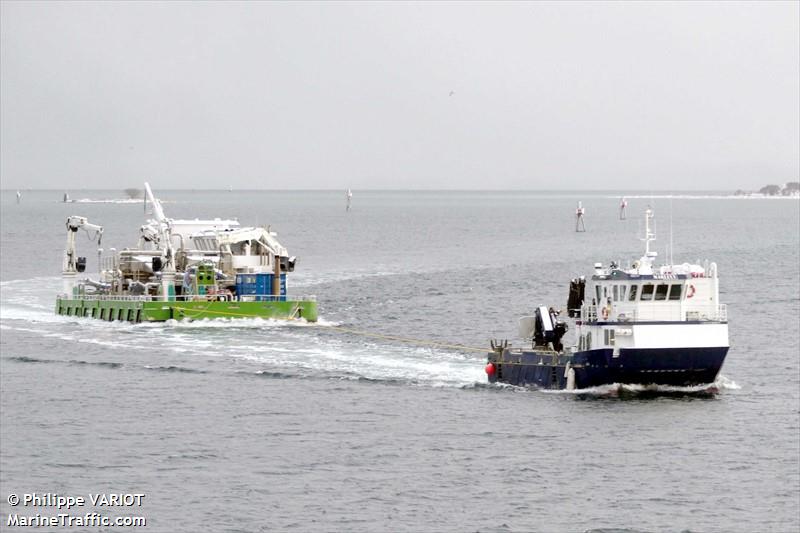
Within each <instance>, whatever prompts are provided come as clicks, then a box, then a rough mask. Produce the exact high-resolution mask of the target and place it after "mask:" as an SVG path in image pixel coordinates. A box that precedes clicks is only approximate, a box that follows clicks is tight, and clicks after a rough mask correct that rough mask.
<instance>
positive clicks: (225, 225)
mask: <svg viewBox="0 0 800 533" xmlns="http://www.w3.org/2000/svg"><path fill="white" fill-rule="evenodd" d="M145 201H149V202H150V203H151V204H152V210H153V215H154V217H153V218H152V219H150V220H148V221H147V223H146V224H144V225H143V226H142V227H141V228H140V231H139V242H138V243H137V245H136V246H135V247H133V248H124V249H122V250H119V251H117V250H116V249H114V248H111V249H109V252H110V253H109V254H107V255H105V256H104V255H103V249H102V248H99V246H100V240H101V237H102V235H103V228H102V227H101V226H98V225H95V224H91V223H89V221H88V220H87V219H86V218H85V217H81V216H70V217H69V218H67V246H66V249H65V251H64V261H63V267H62V281H63V289H62V292H61V294H59V295H58V296H57V297H56V305H55V312H56V313H57V314H59V315H64V316H76V317H86V318H94V319H97V320H104V321H109V322H110V321H115V320H116V321H125V322H164V321H167V320H204V319H248V318H249V319H252V318H262V319H276V320H304V321H307V322H316V321H317V301H316V297H314V296H299V297H292V296H290V295H289V294H288V292H287V283H288V281H287V275H289V274H290V273H291V272H293V271H294V268H295V264H296V261H297V258H296V257H294V256H290V255H289V254H288V252H287V250H286V248H284V247H283V245H281V243H280V242H278V239H277V233H275V232H274V231H272V230H271V229H270V228H269V227H241V226H240V225H239V221H238V220H235V219H232V220H222V219H219V218H215V219H197V218H196V219H187V220H176V219H171V218H167V217H166V216H165V215H164V211H163V209H162V207H161V203H160V202H159V200H158V199H157V198H156V197H155V196H154V195H153V192H152V190H151V189H150V186H149V185H148V184H147V183H145ZM79 230H82V231H85V232H86V233H87V235H89V237H90V240H95V239H96V240H97V245H98V250H97V263H98V265H97V273H98V279H96V280H92V279H89V278H83V279H80V278H79V275H81V274H84V272H85V271H86V267H87V262H86V257H79V256H78V254H77V250H76V247H75V235H76V234H77V232H78V231H79Z"/></svg>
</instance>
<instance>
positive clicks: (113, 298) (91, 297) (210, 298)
mask: <svg viewBox="0 0 800 533" xmlns="http://www.w3.org/2000/svg"><path fill="white" fill-rule="evenodd" d="M58 298H59V299H61V300H87V301H108V302H161V301H164V299H163V297H162V296H161V295H146V294H143V295H137V296H134V295H130V294H79V295H77V296H71V295H68V294H64V293H62V294H59V295H58ZM169 301H172V302H214V301H227V302H253V301H260V302H316V301H317V296H316V295H314V294H309V295H299V296H275V295H274V294H244V295H242V296H238V297H237V296H233V297H232V296H231V295H225V294H205V295H203V294H182V295H180V296H173V297H172V298H171V299H170V300H169Z"/></svg>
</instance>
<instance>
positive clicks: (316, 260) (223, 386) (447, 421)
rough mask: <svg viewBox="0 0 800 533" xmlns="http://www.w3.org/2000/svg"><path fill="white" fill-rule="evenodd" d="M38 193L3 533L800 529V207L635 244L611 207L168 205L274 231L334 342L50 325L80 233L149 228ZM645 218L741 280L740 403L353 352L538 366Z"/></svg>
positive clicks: (5, 214)
mask: <svg viewBox="0 0 800 533" xmlns="http://www.w3.org/2000/svg"><path fill="white" fill-rule="evenodd" d="M14 192H15V191H4V192H3V194H2V198H1V199H0V200H1V203H0V207H2V212H1V213H0V217H1V218H0V223H1V226H0V245H1V246H2V254H1V256H0V277H1V279H2V282H1V284H0V291H1V293H0V328H1V329H0V355H1V357H0V408H1V409H0V485H1V486H0V493H2V494H0V496H2V497H1V498H0V515H2V516H0V518H2V525H1V526H0V529H2V530H4V531H6V530H8V531H14V530H18V529H25V528H12V527H6V526H7V524H6V522H7V519H8V515H9V513H12V512H17V513H21V514H26V515H34V514H36V513H40V514H42V515H55V514H57V513H58V511H56V510H55V509H53V508H43V507H23V506H18V507H11V506H10V505H9V504H8V502H7V498H8V495H9V494H18V495H23V494H26V493H33V492H37V493H58V494H60V495H66V496H84V497H87V496H88V494H89V493H103V492H105V493H144V494H146V497H145V499H144V501H143V505H142V506H141V507H133V508H125V507H117V508H110V509H109V508H94V507H86V508H82V509H79V511H78V512H76V513H74V514H80V515H84V514H85V513H87V512H92V511H98V512H100V513H101V514H105V515H108V516H125V515H130V516H144V517H146V519H147V524H148V525H147V527H146V528H139V529H138V530H140V531H153V532H155V531H159V532H162V531H163V532H198V531H225V532H250V531H298V532H306V531H347V532H374V531H412V532H428V531H431V532H434V531H435V532H438V531H458V532H461V531H480V532H493V531H497V532H517V531H519V532H523V531H543V532H561V531H565V532H573V531H574V532H581V531H606V532H610V531H626V532H679V531H691V532H697V533H700V532H739V531H741V532H751V531H770V532H779V533H781V532H787V533H788V532H796V531H798V528H800V466H799V464H800V364H799V360H800V331H799V330H800V266H799V265H800V257H799V253H798V251H799V250H800V237H798V231H799V230H798V228H799V227H800V202H798V201H796V200H768V199H721V198H711V197H706V198H686V197H681V198H674V199H672V200H670V199H667V198H652V199H651V198H645V197H640V198H629V207H628V212H629V214H628V219H627V220H625V221H620V220H619V219H618V216H617V205H618V203H619V198H618V195H614V194H610V193H586V194H583V195H581V196H578V195H576V193H532V192H506V193H504V192H492V193H477V192H476V193H472V192H470V193H459V192H359V191H355V195H354V198H353V209H352V211H351V212H349V213H347V212H345V209H344V205H345V199H344V193H343V192H265V191H258V192H244V191H235V192H227V191H223V192H211V191H197V192H190V191H157V192H158V193H159V196H160V197H161V198H162V199H163V200H165V201H166V203H165V205H164V207H165V210H166V212H167V214H168V216H171V217H174V218H194V217H217V216H218V217H223V218H224V217H239V219H240V220H241V221H242V223H244V224H250V225H256V224H259V225H261V224H270V225H271V226H272V229H273V230H275V231H277V232H278V234H279V239H281V241H282V242H283V244H285V245H286V246H287V248H289V251H290V253H292V254H293V255H297V256H298V257H299V260H298V267H297V271H296V272H295V274H294V276H292V277H290V281H289V285H290V292H292V293H294V294H295V295H301V294H315V295H316V296H317V298H318V300H319V305H320V314H321V321H320V323H319V324H318V325H303V324H284V323H278V322H266V321H244V322H226V321H214V322H210V323H209V322H206V323H197V322H195V323H188V324H184V323H167V324H159V325H150V324H142V325H129V324H120V323H110V324H109V323H103V322H99V321H92V320H90V319H76V318H67V317H57V316H55V315H53V310H52V309H53V303H54V297H55V294H56V292H57V291H58V290H59V288H60V280H59V277H58V276H59V272H60V268H61V256H62V253H63V246H64V240H65V227H64V221H65V218H66V217H67V216H68V215H72V214H78V215H84V216H86V217H88V218H89V220H90V221H91V222H94V223H98V224H102V225H103V226H104V227H105V235H104V239H103V246H104V247H105V248H109V247H116V248H123V247H126V246H132V245H134V244H135V242H136V237H137V233H138V228H139V226H140V225H141V224H142V223H143V222H144V220H145V216H144V213H143V209H142V205H141V204H124V203H73V204H64V203H60V202H59V200H60V198H61V196H62V195H63V191H50V192H47V191H31V192H24V193H23V194H24V197H23V199H22V202H21V203H20V204H17V203H16V199H15V195H14ZM72 196H73V197H74V198H83V197H86V198H92V199H104V198H115V197H116V198H119V197H120V196H121V194H120V193H118V192H114V191H85V192H73V193H72ZM578 200H582V201H583V204H584V206H585V207H586V226H587V228H588V231H587V232H586V233H575V232H574V220H573V213H574V208H575V204H576V202H577V201H578ZM647 204H652V205H653V207H654V209H655V211H656V217H657V224H658V226H657V230H658V238H659V240H658V241H657V243H656V244H657V247H658V250H659V252H660V255H661V256H663V255H664V253H665V247H666V245H667V244H668V242H669V227H670V218H671V219H672V228H673V241H674V250H675V252H674V256H675V260H676V262H683V261H692V262H694V261H697V260H698V259H700V260H704V259H709V260H711V261H716V262H717V264H718V265H719V271H720V277H721V295H722V299H723V302H725V303H727V304H728V313H729V320H730V341H731V349H730V352H729V354H728V358H727V360H726V362H725V366H724V367H723V369H722V376H721V377H720V379H719V381H718V386H719V387H720V392H719V393H718V394H716V395H702V394H693V393H691V392H689V391H677V392H676V391H661V392H660V393H647V394H644V393H641V392H636V390H627V391H623V393H622V394H619V395H613V394H610V393H609V392H610V390H609V391H605V392H604V391H596V392H594V393H592V394H579V395H576V394H569V393H552V392H544V391H536V390H527V389H518V388H511V387H501V386H488V385H486V384H485V381H486V379H485V375H484V373H483V366H484V364H485V354H483V353H481V352H478V351H471V350H467V349H464V350H455V349H443V348H436V347H430V346H426V345H413V344H406V343H401V342H398V341H393V340H382V339H380V338H376V337H364V336H361V335H357V334H353V333H347V332H343V331H341V329H340V328H347V329H355V330H363V331H367V332H371V333H379V334H385V335H391V336H396V337H410V338H415V339H426V340H432V341H439V342H442V343H448V344H459V345H464V346H468V347H475V348H484V347H486V346H487V345H488V340H489V339H490V338H508V339H510V340H511V342H513V343H516V344H520V341H519V340H518V339H516V338H515V337H516V334H515V332H516V320H517V318H518V317H519V316H522V315H526V314H530V313H531V311H532V309H533V308H534V306H537V305H555V306H560V307H564V306H565V304H566V297H567V289H568V282H569V279H570V278H572V277H575V276H578V275H581V274H588V273H590V271H591V266H592V264H593V263H594V262H597V261H602V262H604V263H607V262H608V261H610V260H618V261H625V262H626V261H627V260H629V259H634V258H637V257H638V256H639V255H641V252H642V248H643V246H642V244H643V243H642V242H640V241H639V240H637V230H640V229H641V223H640V220H641V218H642V217H641V214H642V213H643V211H644V209H645V208H646V206H647ZM670 213H671V216H670ZM78 246H79V251H81V252H82V253H81V255H86V256H88V258H89V267H88V269H87V270H88V271H90V273H92V272H94V271H95V270H96V253H95V249H94V248H93V247H92V245H91V243H90V242H89V241H88V239H86V238H85V236H84V235H83V234H79V239H78ZM35 529H37V530H46V528H35ZM115 529H117V530H118V529H120V528H115ZM126 529H127V530H134V531H135V530H137V528H133V529H128V528H126ZM54 530H62V529H59V528H56V529H54ZM72 530H76V531H77V530H81V528H73V529H72ZM88 530H90V531H96V530H97V528H88Z"/></svg>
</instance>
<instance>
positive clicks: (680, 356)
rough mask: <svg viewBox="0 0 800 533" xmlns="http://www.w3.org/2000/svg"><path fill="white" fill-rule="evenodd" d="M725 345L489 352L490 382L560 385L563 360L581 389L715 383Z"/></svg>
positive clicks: (547, 386)
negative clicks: (567, 352)
mask: <svg viewBox="0 0 800 533" xmlns="http://www.w3.org/2000/svg"><path fill="white" fill-rule="evenodd" d="M727 353H728V347H727V346H722V347H713V348H633V349H621V350H620V353H619V355H618V356H617V357H614V353H613V350H611V349H600V350H589V351H584V352H576V353H575V354H572V355H563V354H562V355H559V356H557V357H555V358H554V357H553V355H552V353H541V352H531V351H525V352H522V353H521V354H520V353H518V352H517V353H516V354H513V353H510V352H509V351H505V352H504V353H503V354H502V355H501V356H499V357H498V356H497V354H490V355H489V360H490V361H492V362H494V364H495V366H496V372H495V374H494V375H491V376H489V381H490V382H496V381H499V382H501V383H509V384H511V385H535V386H538V387H542V388H548V389H549V388H553V389H563V388H565V387H566V385H567V383H566V381H567V379H566V376H565V369H566V364H567V362H569V363H570V365H571V366H572V368H573V369H574V370H575V384H576V387H577V388H579V389H585V388H587V387H596V386H598V385H607V384H610V383H630V384H634V383H636V384H642V385H648V384H657V385H674V386H690V385H700V384H704V383H713V381H714V380H715V379H716V377H717V374H718V373H719V371H720V369H721V368H722V363H723V362H724V361H725V356H726V354H727Z"/></svg>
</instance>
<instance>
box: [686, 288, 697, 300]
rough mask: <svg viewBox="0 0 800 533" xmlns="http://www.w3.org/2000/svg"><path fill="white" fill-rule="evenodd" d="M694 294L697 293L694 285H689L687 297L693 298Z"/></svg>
mask: <svg viewBox="0 0 800 533" xmlns="http://www.w3.org/2000/svg"><path fill="white" fill-rule="evenodd" d="M694 293H695V288H694V285H689V288H688V289H687V291H686V297H687V298H691V297H692V296H694Z"/></svg>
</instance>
